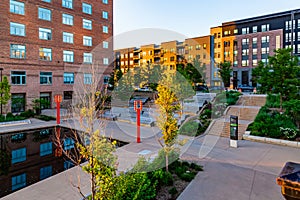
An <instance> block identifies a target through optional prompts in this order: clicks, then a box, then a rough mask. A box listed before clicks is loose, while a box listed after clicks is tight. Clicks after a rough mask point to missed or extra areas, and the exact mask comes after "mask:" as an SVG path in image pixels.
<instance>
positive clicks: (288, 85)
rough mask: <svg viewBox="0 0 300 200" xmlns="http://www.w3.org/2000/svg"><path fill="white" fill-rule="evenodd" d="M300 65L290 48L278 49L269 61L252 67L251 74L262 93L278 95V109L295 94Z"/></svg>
mask: <svg viewBox="0 0 300 200" xmlns="http://www.w3.org/2000/svg"><path fill="white" fill-rule="evenodd" d="M299 72H300V67H299V66H298V58H297V57H295V56H292V55H291V49H278V50H276V51H275V55H274V56H270V57H269V63H268V64H265V65H264V64H263V63H262V62H261V63H260V64H259V66H258V67H257V68H255V69H253V75H254V77H255V79H256V80H257V83H259V84H260V85H261V86H260V87H259V90H260V91H261V92H262V93H273V94H279V95H280V109H281V110H282V104H283V101H288V100H290V99H293V98H295V97H296V96H297V93H298V88H297V87H299V85H300V80H299V77H298V76H299Z"/></svg>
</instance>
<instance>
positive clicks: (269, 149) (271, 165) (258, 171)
mask: <svg viewBox="0 0 300 200" xmlns="http://www.w3.org/2000/svg"><path fill="white" fill-rule="evenodd" d="M205 137H206V136H205ZM205 137H203V138H200V139H197V140H195V141H194V142H193V144H192V146H191V148H189V150H188V151H187V152H186V153H185V154H184V155H183V156H182V158H183V159H186V160H193V161H194V162H198V163H199V164H201V165H203V166H204V172H200V173H198V175H197V176H196V178H195V179H194V180H193V181H192V182H191V183H190V184H189V186H188V187H187V188H186V189H185V190H184V192H183V193H182V194H181V195H180V196H179V198H178V199H182V200H185V199H188V200H216V199H218V200H223V199H224V200H228V199H230V200H244V199H247V200H271V199H272V200H280V199H284V198H283V197H282V195H281V191H280V190H281V188H280V186H278V185H277V184H276V177H277V176H278V175H279V173H280V171H281V169H282V168H283V166H284V165H285V163H286V162H288V161H293V162H297V163H300V149H296V148H291V147H284V146H277V145H271V144H265V143H256V142H251V141H244V140H242V141H239V148H237V149H235V148H229V139H227V138H217V139H218V141H217V143H216V145H215V146H214V147H213V148H212V150H211V151H210V152H209V153H208V155H207V156H205V157H204V158H201V159H200V158H199V149H201V148H209V144H208V145H207V146H206V147H201V146H202V145H203V141H204V140H205ZM207 137H216V136H211V135H210V136H207ZM200 156H201V155H200Z"/></svg>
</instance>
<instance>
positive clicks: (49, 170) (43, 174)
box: [40, 165, 52, 180]
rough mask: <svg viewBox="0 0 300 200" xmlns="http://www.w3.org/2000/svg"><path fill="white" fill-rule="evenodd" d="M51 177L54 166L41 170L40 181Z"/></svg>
mask: <svg viewBox="0 0 300 200" xmlns="http://www.w3.org/2000/svg"><path fill="white" fill-rule="evenodd" d="M50 176H52V166H51V165H49V166H46V167H42V168H40V180H43V179H45V178H48V177H50Z"/></svg>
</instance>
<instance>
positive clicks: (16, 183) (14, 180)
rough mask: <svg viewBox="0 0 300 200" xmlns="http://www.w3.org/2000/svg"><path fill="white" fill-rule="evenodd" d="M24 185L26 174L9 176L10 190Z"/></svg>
mask: <svg viewBox="0 0 300 200" xmlns="http://www.w3.org/2000/svg"><path fill="white" fill-rule="evenodd" d="M25 186H26V174H25V173H23V174H20V175H18V176H13V177H11V190H12V191H14V190H17V189H20V188H23V187H25Z"/></svg>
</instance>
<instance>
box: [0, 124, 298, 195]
mask: <svg viewBox="0 0 300 200" xmlns="http://www.w3.org/2000/svg"><path fill="white" fill-rule="evenodd" d="M74 123H76V122H74ZM42 124H43V123H42V122H40V121H34V122H33V123H32V124H31V125H24V126H22V128H24V127H27V126H28V127H30V128H33V127H40V126H42ZM53 124H55V122H47V123H45V122H44V125H50V126H51V125H53ZM65 125H66V126H67V125H71V126H72V123H69V122H68V123H67V122H66V124H65ZM19 128H21V126H20V127H19V126H14V127H13V128H11V129H15V131H16V130H18V129H19ZM106 128H107V129H108V130H110V131H111V133H110V134H113V136H114V137H117V138H119V139H124V140H126V141H128V142H130V144H129V145H126V146H123V147H122V148H119V149H118V150H117V154H118V157H119V160H118V161H119V170H120V171H126V170H127V169H128V168H130V167H131V166H133V164H134V163H135V162H136V160H137V159H138V157H139V156H140V155H146V156H148V157H150V158H151V157H153V156H155V155H156V153H157V152H158V150H159V149H160V145H159V143H158V141H157V138H158V137H159V136H160V134H159V133H158V132H159V130H158V129H157V128H148V127H142V143H140V144H137V143H136V142H135V140H136V139H135V130H136V129H135V125H132V124H126V123H122V122H117V123H115V122H109V123H108V124H107V127H106ZM4 129H6V131H7V127H6V128H0V132H1V131H4ZM187 138H188V142H187V144H186V145H185V146H184V147H183V148H182V155H181V158H182V159H184V160H190V161H193V162H197V163H199V164H201V165H203V166H204V172H199V173H198V175H197V176H196V178H195V179H194V180H193V181H192V182H191V183H190V184H189V185H188V187H187V188H186V189H185V190H184V191H183V193H182V194H181V195H180V197H179V198H178V199H182V200H216V199H217V200H223V199H224V200H228V199H230V200H244V199H245V200H280V199H283V197H282V195H281V192H280V187H279V186H278V185H277V184H276V182H275V181H276V177H277V176H278V175H279V173H280V171H281V169H282V167H283V166H284V165H285V163H286V162H288V161H292V162H296V163H300V149H296V148H291V147H284V146H277V145H271V144H265V143H257V142H251V141H244V140H241V141H239V148H237V149H236V148H229V139H227V138H222V137H219V136H218V135H213V134H207V135H206V136H204V137H199V138H189V137H187ZM78 174H80V176H81V177H82V179H81V182H80V184H82V185H83V192H84V193H85V194H88V192H89V187H88V186H89V181H88V176H87V175H86V174H84V173H82V172H81V171H80V170H79V172H78V169H76V168H73V169H71V170H68V171H66V172H63V173H60V174H57V175H55V176H53V177H50V178H48V179H46V180H43V181H41V182H39V183H36V184H33V185H31V186H28V187H26V188H24V189H22V190H20V191H17V192H15V193H12V194H10V195H8V196H6V197H3V198H2V199H3V200H12V199H24V200H25V199H31V200H35V199H36V200H37V199H41V198H42V199H44V200H52V199H81V197H80V195H79V194H78V191H77V189H76V184H77V179H76V178H77V176H78ZM72 177H73V178H72ZM72 184H74V185H73V186H72Z"/></svg>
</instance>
